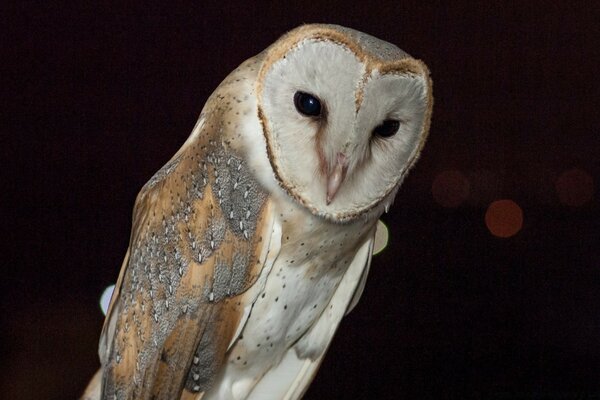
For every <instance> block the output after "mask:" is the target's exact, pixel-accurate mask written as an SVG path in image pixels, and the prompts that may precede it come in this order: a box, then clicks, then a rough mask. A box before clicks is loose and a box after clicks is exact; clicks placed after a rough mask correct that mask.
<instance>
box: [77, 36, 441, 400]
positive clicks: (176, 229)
mask: <svg viewBox="0 0 600 400" xmlns="http://www.w3.org/2000/svg"><path fill="white" fill-rule="evenodd" d="M431 90H432V89H431V80H430V78H429V72H428V70H427V67H426V66H425V65H424V64H423V63H422V62H421V61H419V60H416V59H414V58H412V57H410V56H409V55H408V54H406V53H404V52H403V51H402V50H400V49H398V48H397V47H395V46H394V45H391V44H389V43H387V42H384V41H381V40H379V39H376V38H374V37H372V36H369V35H366V34H364V33H361V32H358V31H355V30H352V29H348V28H344V27H340V26H335V25H305V26H301V27H299V28H296V29H295V30H293V31H291V32H289V33H287V34H286V35H284V36H283V37H281V38H280V39H279V40H277V41H276V42H275V43H274V44H273V45H271V46H270V47H269V48H267V49H266V50H265V51H263V52H262V53H260V54H259V55H257V56H255V57H253V58H251V59H249V60H247V61H246V62H244V63H243V64H242V65H240V66H239V67H238V68H237V69H236V70H235V71H233V72H232V73H231V74H230V75H229V76H228V77H227V78H226V79H225V80H224V81H223V82H222V83H221V85H220V86H219V87H218V88H217V89H216V90H215V92H214V93H213V94H212V96H211V97H210V98H209V100H208V101H207V103H206V105H205V107H204V109H203V110H202V113H201V115H200V118H199V120H198V122H197V124H196V126H195V127H194V129H193V131H192V134H191V135H190V137H189V138H188V140H187V141H186V142H185V144H184V145H183V147H182V148H181V149H180V150H179V151H178V152H177V153H176V154H175V156H173V158H172V159H171V160H170V161H169V162H168V163H167V164H166V165H165V166H164V167H163V168H162V169H161V170H160V171H159V172H158V173H157V174H156V175H155V176H154V177H153V178H152V179H151V180H150V181H149V182H148V183H147V184H146V185H145V186H144V187H143V189H142V190H141V192H140V193H139V195H138V198H137V200H136V205H135V208H134V213H133V228H132V234H131V239H130V245H129V250H128V251H127V254H126V256H125V260H124V262H123V266H122V268H121V272H120V275H119V279H118V282H117V285H116V288H115V292H114V294H113V297H112V301H111V305H110V308H109V310H108V313H107V317H106V321H105V323H104V328H103V330H102V335H101V338H100V348H99V354H100V361H101V364H102V367H101V369H100V370H99V371H98V373H97V374H96V376H95V377H94V378H93V379H92V382H91V383H90V385H89V386H88V388H87V390H86V393H85V394H84V398H85V399H98V398H102V399H110V400H112V399H180V398H181V399H202V400H209V399H210V400H213V399H261V400H265V399H267V400H268V399H297V398H300V397H301V396H302V394H303V393H304V392H305V391H306V389H307V387H308V385H309V384H310V382H311V381H312V379H313V378H314V376H315V374H316V372H317V369H318V367H319V364H320V363H321V361H322V359H323V357H324V354H325V352H326V350H327V347H328V346H329V344H330V342H331V340H332V337H333V335H334V332H335V330H336V328H337V326H338V324H339V322H340V320H341V318H342V317H343V316H344V315H345V314H346V313H347V312H349V311H350V310H351V309H352V308H353V307H354V305H355V304H356V302H357V301H358V299H359V297H360V295H361V293H362V289H363V287H364V284H365V279H366V276H367V273H368V270H369V263H370V259H371V254H372V248H373V238H374V234H375V227H376V224H377V220H378V218H379V216H380V215H381V214H382V213H383V212H384V210H386V209H387V208H388V207H389V206H390V204H391V203H392V201H393V199H394V196H395V194H396V192H397V190H398V187H399V186H400V184H401V183H402V180H403V178H404V176H405V175H406V173H407V172H408V170H409V169H410V167H411V166H412V165H413V164H414V162H415V161H416V159H417V158H418V156H419V153H420V151H421V148H422V147H423V144H424V142H425V139H426V137H427V133H428V130H429V121H430V118H431V109H432V103H433V98H432V93H431ZM374 351H375V349H374Z"/></svg>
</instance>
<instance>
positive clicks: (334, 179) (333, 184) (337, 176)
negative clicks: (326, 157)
mask: <svg viewBox="0 0 600 400" xmlns="http://www.w3.org/2000/svg"><path fill="white" fill-rule="evenodd" d="M347 170H348V159H347V158H346V155H345V154H344V153H337V157H336V160H335V166H334V167H333V171H331V173H330V174H329V177H328V178H327V205H329V204H331V202H332V201H333V199H334V197H335V195H336V193H337V192H338V190H339V188H340V186H341V185H342V182H343V181H344V178H345V177H346V171H347Z"/></svg>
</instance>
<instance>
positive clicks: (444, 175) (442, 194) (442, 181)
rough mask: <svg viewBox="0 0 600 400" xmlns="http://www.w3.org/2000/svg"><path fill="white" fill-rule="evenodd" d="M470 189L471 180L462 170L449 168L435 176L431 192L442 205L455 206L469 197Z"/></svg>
mask: <svg viewBox="0 0 600 400" xmlns="http://www.w3.org/2000/svg"><path fill="white" fill-rule="evenodd" d="M470 189H471V185H470V183H469V180H468V179H467V178H466V177H465V176H464V175H463V174H462V173H461V172H460V171H456V170H449V171H443V172H441V173H440V174H439V175H438V176H436V177H435V179H434V180H433V184H432V185H431V194H432V195H433V198H434V199H435V201H436V202H437V203H438V204H439V205H441V206H442V207H446V208H455V207H458V206H460V205H461V204H462V203H463V202H464V201H465V200H466V199H467V197H469V192H470Z"/></svg>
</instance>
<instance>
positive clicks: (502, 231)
mask: <svg viewBox="0 0 600 400" xmlns="http://www.w3.org/2000/svg"><path fill="white" fill-rule="evenodd" d="M485 224H486V226H487V228H488V229H489V230H490V232H491V233H492V235H494V236H497V237H501V238H508V237H511V236H514V235H516V234H517V233H518V232H519V231H520V230H521V228H522V227H523V210H521V207H519V205H518V204H517V203H515V202H514V201H512V200H496V201H494V202H493V203H492V204H490V205H489V207H488V209H487V211H486V213H485Z"/></svg>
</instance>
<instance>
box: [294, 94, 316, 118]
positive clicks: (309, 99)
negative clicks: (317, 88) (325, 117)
mask: <svg viewBox="0 0 600 400" xmlns="http://www.w3.org/2000/svg"><path fill="white" fill-rule="evenodd" d="M294 105H295V106H296V110H298V112H299V113H300V114H303V115H308V116H311V117H318V116H319V115H321V102H320V101H319V99H317V98H316V97H315V96H313V95H311V94H308V93H304V92H296V94H294Z"/></svg>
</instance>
